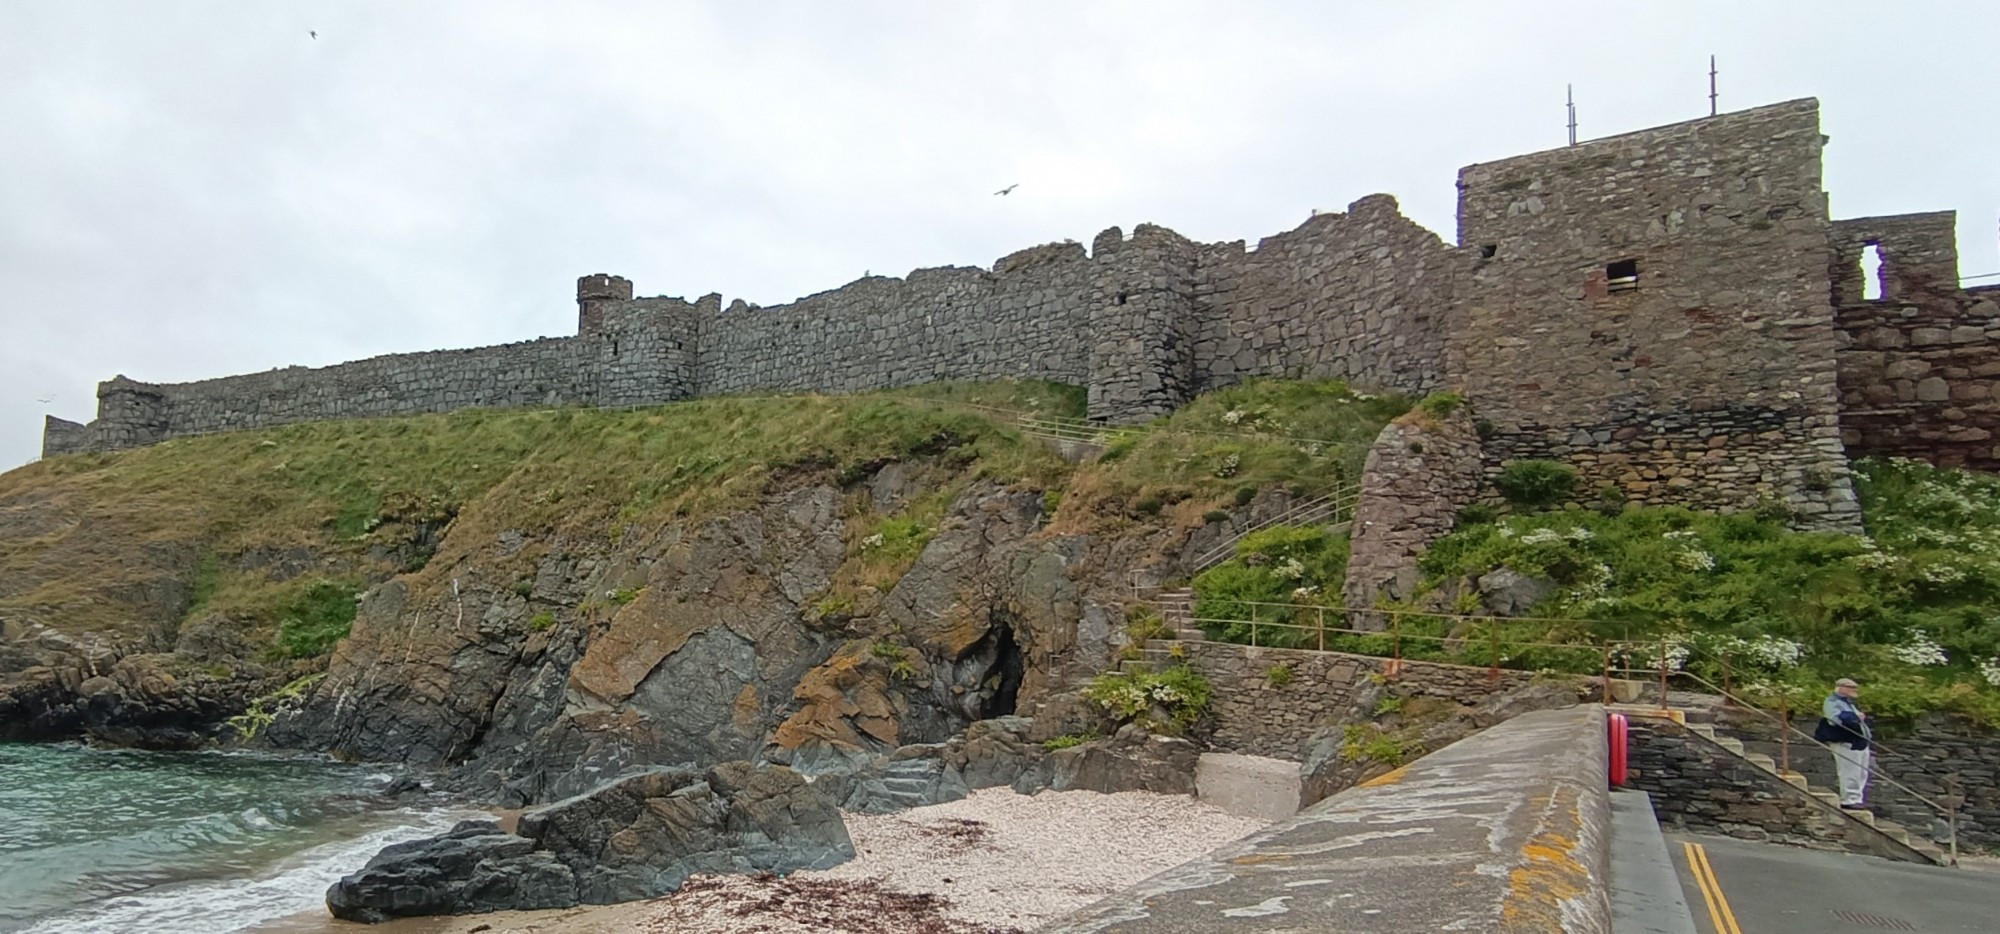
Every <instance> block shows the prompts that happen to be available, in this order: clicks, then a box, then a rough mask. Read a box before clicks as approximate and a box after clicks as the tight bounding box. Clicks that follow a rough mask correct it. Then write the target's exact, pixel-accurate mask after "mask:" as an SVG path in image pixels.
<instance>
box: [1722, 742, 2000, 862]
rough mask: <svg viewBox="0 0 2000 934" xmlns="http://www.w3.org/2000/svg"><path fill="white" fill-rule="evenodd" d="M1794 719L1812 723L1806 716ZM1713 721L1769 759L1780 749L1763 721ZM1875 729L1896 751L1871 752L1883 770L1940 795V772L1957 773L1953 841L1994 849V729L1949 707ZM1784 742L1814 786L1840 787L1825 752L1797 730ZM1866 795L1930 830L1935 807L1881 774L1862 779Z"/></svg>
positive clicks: (1895, 816) (1998, 790) (1998, 765)
mask: <svg viewBox="0 0 2000 934" xmlns="http://www.w3.org/2000/svg"><path fill="white" fill-rule="evenodd" d="M1800 726H1801V728H1803V729H1806V730H1807V731H1808V732H1810V731H1811V723H1810V721H1807V722H1804V723H1801V724H1800ZM1717 728H1718V729H1721V730H1724V731H1726V732H1727V733H1729V735H1732V736H1735V737H1736V738H1738V739H1740V740H1742V741H1743V744H1744V747H1745V748H1747V749H1750V750H1752V751H1755V752H1761V753H1764V754H1765V755H1768V756H1770V757H1771V758H1772V759H1774V760H1776V759H1778V757H1779V755H1780V748H1779V743H1778V736H1777V727H1776V725H1775V724H1772V723H1771V722H1770V721H1767V720H1764V719H1762V718H1758V717H1752V716H1748V715H1744V716H1740V717H1735V718H1731V719H1730V721H1729V722H1728V723H1727V724H1718V725H1717ZM1880 729H1881V731H1882V734H1883V735H1882V741H1883V742H1884V743H1887V744H1888V745H1889V747H1890V748H1891V749H1893V750H1894V751H1895V752H1894V753H1891V754H1887V755H1883V754H1879V753H1878V755H1877V761H1878V764H1879V766H1880V768H1881V769H1882V770H1883V772H1884V773H1885V774H1886V775H1888V776H1889V777H1890V778H1893V779H1895V780H1896V781H1897V782H1900V783H1902V784H1904V785H1906V786H1908V787H1909V788H1910V789H1911V790H1912V791H1915V792H1916V793H1918V794H1920V795H1923V796H1924V797H1926V798H1929V799H1930V800H1932V801H1936V802H1939V803H1944V801H1945V800H1946V796H1947V795H1948V794H1950V786H1949V785H1948V784H1947V783H1946V781H1945V779H1946V778H1947V777H1948V776H1951V775H1953V774H1956V775H1958V777H1959V779H1960V791H1961V793H1963V794H1964V795H1965V803H1964V805H1963V806H1962V807H1961V808H1960V810H1959V824H1958V833H1959V842H1960V843H1961V844H1967V845H1971V846H1979V847H1987V848H1989V849H2000V733H1996V732H1995V731H1994V730H1991V729H1987V728H1984V727H1981V726H1979V725H1977V724H1975V723H1973V722H1971V721H1969V720H1965V719H1963V718H1961V717H1955V716H1951V715H1948V714H1932V715H1930V716H1926V717H1924V718H1923V719H1921V720H1919V721H1917V723H1915V724H1914V725H1912V726H1908V727H1903V726H1898V725H1894V724H1890V725H1885V726H1882V727H1880ZM1791 747H1792V748H1791V764H1792V769H1793V770H1794V771H1796V772H1799V773H1800V774H1802V775H1804V776H1806V778H1808V779H1810V780H1811V781H1812V783H1813V784H1814V785H1816V786H1818V787H1821V788H1826V789H1829V790H1830V789H1834V788H1838V787H1840V786H1839V783H1838V779H1837V776H1836V775H1835V773H1834V769H1833V755H1832V754H1831V753H1829V752H1827V751H1826V750H1825V749H1822V748H1820V747H1818V746H1814V745H1812V744H1810V743H1808V742H1806V741H1804V740H1801V739H1799V738H1798V737H1796V736H1794V737H1793V741H1792V744H1791ZM1868 803H1869V807H1870V808H1871V809H1872V810H1873V811H1874V812H1875V813H1876V814H1877V815H1879V816H1881V817H1886V818H1888V819H1890V820H1893V821H1895V822H1896V823H1899V824H1902V825H1903V826H1905V827H1908V828H1909V829H1910V832H1911V833H1914V834H1920V835H1924V836H1929V835H1930V834H1931V831H1932V829H1933V827H1932V825H1933V823H1934V822H1935V821H1936V820H1938V819H1939V814H1938V812H1937V811H1936V810H1935V809H1933V808H1931V807H1930V806H1928V805H1926V804H1924V803H1922V802H1920V801H1917V800H1915V799H1913V798H1911V797H1910V796H1909V795H1908V794H1906V793H1904V792H1902V791H1900V790H1899V789H1897V788H1895V787H1894V786H1892V785H1890V784H1888V783H1887V782H1882V781H1876V782H1871V783H1870V784H1869V786H1868Z"/></svg>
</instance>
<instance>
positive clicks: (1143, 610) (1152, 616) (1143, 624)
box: [1125, 604, 1174, 643]
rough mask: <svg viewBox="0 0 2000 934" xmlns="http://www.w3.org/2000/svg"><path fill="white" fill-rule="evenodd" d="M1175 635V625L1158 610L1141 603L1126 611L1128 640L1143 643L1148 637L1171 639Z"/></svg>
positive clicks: (1126, 634)
mask: <svg viewBox="0 0 2000 934" xmlns="http://www.w3.org/2000/svg"><path fill="white" fill-rule="evenodd" d="M1173 635H1174V630H1173V627H1171V626H1168V625H1167V621H1166V620H1165V619H1163V618H1161V616H1160V612H1159V611H1158V610H1155V609H1153V608H1152V607H1150V606H1146V605H1144V604H1140V605H1138V606H1134V607H1132V608H1131V609H1129V610H1126V611H1125V636H1126V640H1127V641H1129V642H1132V643H1141V642H1145V641H1147V640H1148V639H1171V638H1173Z"/></svg>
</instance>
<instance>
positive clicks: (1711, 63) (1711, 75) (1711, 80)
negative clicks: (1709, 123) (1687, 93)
mask: <svg viewBox="0 0 2000 934" xmlns="http://www.w3.org/2000/svg"><path fill="white" fill-rule="evenodd" d="M1708 115H1709V116H1711V117H1713V116H1715V56H1713V55H1711V56H1709V57H1708Z"/></svg>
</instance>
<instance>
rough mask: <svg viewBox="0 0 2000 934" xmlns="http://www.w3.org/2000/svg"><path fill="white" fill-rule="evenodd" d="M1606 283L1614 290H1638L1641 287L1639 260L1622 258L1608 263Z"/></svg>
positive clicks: (1605, 272)
mask: <svg viewBox="0 0 2000 934" xmlns="http://www.w3.org/2000/svg"><path fill="white" fill-rule="evenodd" d="M1604 282H1605V285H1606V286H1608V287H1609V288H1610V290H1611V291H1613V292H1636V291H1638V289H1639V261H1638V260H1636V259H1621V260H1619V261H1617V262H1615V263H1607V264H1606V265H1605V267H1604Z"/></svg>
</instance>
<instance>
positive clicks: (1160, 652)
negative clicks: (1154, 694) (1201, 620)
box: [1118, 587, 1206, 673]
mask: <svg viewBox="0 0 2000 934" xmlns="http://www.w3.org/2000/svg"><path fill="white" fill-rule="evenodd" d="M1153 608H1154V609H1156V610H1159V611H1160V619H1161V620H1163V621H1165V622H1166V624H1167V628H1168V629H1170V630H1172V631H1173V634H1172V635H1170V636H1168V637H1167V639H1165V640H1161V639H1150V640H1147V642H1146V644H1145V645H1142V646H1140V647H1139V650H1140V652H1142V653H1143V654H1142V655H1141V656H1140V657H1139V658H1128V659H1125V660H1124V661H1121V662H1119V663H1118V670H1119V671H1123V672H1128V673H1129V672H1139V671H1158V670H1159V669H1160V668H1162V667H1165V666H1166V665H1169V664H1172V662H1173V660H1174V656H1173V654H1172V651H1171V650H1170V649H1169V648H1168V645H1171V644H1172V643H1173V642H1201V641H1203V640H1204V639H1205V638H1206V634H1205V633H1203V632H1202V631H1201V627H1200V626H1197V625H1195V623H1194V589H1193V588H1191V587H1176V588H1172V589H1169V590H1162V591H1160V592H1158V593H1156V594H1154V595H1153ZM1162 643H1166V644H1162Z"/></svg>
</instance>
